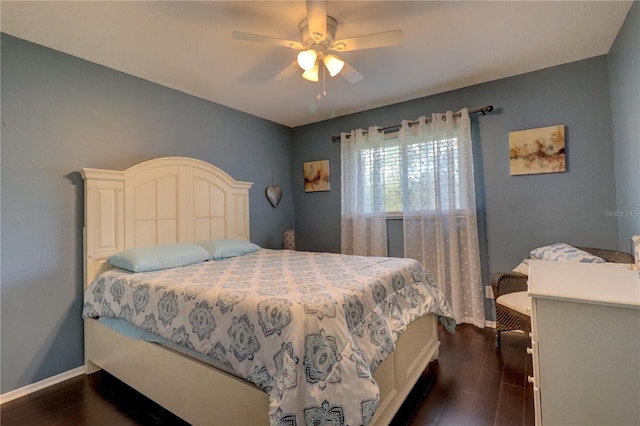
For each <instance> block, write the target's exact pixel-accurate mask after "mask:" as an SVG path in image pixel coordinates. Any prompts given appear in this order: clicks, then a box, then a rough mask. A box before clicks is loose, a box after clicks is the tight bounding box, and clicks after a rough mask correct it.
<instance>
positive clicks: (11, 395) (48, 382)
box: [0, 366, 84, 405]
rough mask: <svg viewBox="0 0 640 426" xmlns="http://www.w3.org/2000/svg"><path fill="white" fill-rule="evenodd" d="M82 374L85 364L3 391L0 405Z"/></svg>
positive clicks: (0, 396)
mask: <svg viewBox="0 0 640 426" xmlns="http://www.w3.org/2000/svg"><path fill="white" fill-rule="evenodd" d="M81 374H84V366H81V367H77V368H74V369H73V370H69V371H65V372H64V373H60V374H57V375H55V376H52V377H49V378H48V379H44V380H40V381H39V382H36V383H32V384H30V385H27V386H24V387H21V388H18V389H16V390H12V391H10V392H7V393H3V394H1V395H0V405H2V404H4V403H5V402H9V401H13V400H14V399H18V398H20V397H23V396H26V395H29V394H30V393H33V392H37V391H39V390H42V389H44V388H48V387H49V386H53V385H56V384H58V383H61V382H64V381H65V380H69V379H72V378H74V377H77V376H79V375H81Z"/></svg>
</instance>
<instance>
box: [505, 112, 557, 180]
mask: <svg viewBox="0 0 640 426" xmlns="http://www.w3.org/2000/svg"><path fill="white" fill-rule="evenodd" d="M509 168H510V172H511V175H512V176H513V175H530V174H536V173H557V172H564V171H566V161H565V146H564V125H562V124H560V125H557V126H550V127H541V128H539V129H530V130H520V131H517V132H509Z"/></svg>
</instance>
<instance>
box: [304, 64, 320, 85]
mask: <svg viewBox="0 0 640 426" xmlns="http://www.w3.org/2000/svg"><path fill="white" fill-rule="evenodd" d="M302 77H303V78H304V79H305V80H309V81H313V82H316V81H318V63H317V62H316V64H315V65H314V66H313V68H311V69H308V70H306V71H305V72H303V73H302Z"/></svg>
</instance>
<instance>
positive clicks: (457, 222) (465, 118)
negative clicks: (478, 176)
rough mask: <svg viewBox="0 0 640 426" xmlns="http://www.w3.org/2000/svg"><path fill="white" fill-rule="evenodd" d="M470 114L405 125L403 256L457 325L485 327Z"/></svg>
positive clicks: (401, 135) (402, 134)
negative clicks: (419, 268)
mask: <svg viewBox="0 0 640 426" xmlns="http://www.w3.org/2000/svg"><path fill="white" fill-rule="evenodd" d="M470 127H471V126H470V120H469V112H468V110H467V109H463V110H462V111H459V112H458V113H456V114H454V113H452V112H451V111H448V112H447V113H445V114H433V115H432V116H431V117H430V118H429V119H427V118H426V117H420V119H419V120H418V123H417V124H416V123H415V122H413V123H410V122H408V121H405V122H403V123H402V127H401V129H400V132H399V136H398V138H399V139H400V143H401V145H402V147H403V155H404V164H405V165H406V167H405V170H406V173H405V174H404V176H403V192H402V194H403V195H402V199H403V215H404V254H405V256H406V257H410V258H414V259H416V260H418V261H420V262H421V263H422V264H423V265H424V266H425V268H426V269H427V270H428V271H429V272H430V273H431V275H432V277H433V278H434V279H435V280H436V282H437V283H438V286H439V287H440V289H441V290H442V291H443V292H444V293H445V294H446V296H447V298H448V299H449V300H450V301H451V305H452V308H453V312H454V315H455V317H456V321H457V322H459V323H471V324H474V325H475V326H477V327H484V326H485V315H484V289H483V284H482V276H481V272H480V251H479V244H478V225H477V215H476V199H475V185H474V174H473V156H472V146H471V129H470Z"/></svg>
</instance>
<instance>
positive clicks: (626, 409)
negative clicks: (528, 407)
mask: <svg viewBox="0 0 640 426" xmlns="http://www.w3.org/2000/svg"><path fill="white" fill-rule="evenodd" d="M529 295H530V296H531V305H532V306H531V308H532V339H531V343H532V346H531V350H530V352H531V353H532V355H533V377H530V378H529V381H530V382H532V383H533V389H534V401H535V402H534V404H535V420H536V425H544V426H551V425H598V426H602V425H640V279H639V278H638V272H637V271H630V270H629V269H627V266H626V265H623V264H616V263H605V264H591V263H577V262H549V261H533V260H532V261H531V263H530V269H529Z"/></svg>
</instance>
